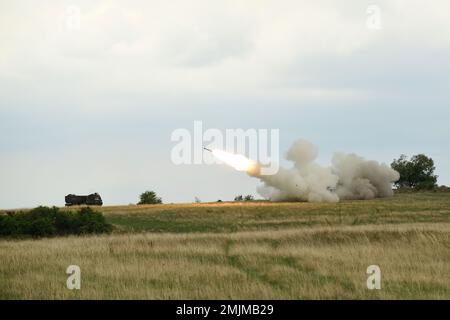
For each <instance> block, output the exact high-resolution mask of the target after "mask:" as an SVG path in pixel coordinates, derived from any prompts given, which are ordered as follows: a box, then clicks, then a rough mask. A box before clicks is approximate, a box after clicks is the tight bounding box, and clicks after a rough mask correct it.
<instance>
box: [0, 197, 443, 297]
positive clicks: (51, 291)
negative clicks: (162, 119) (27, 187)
mask: <svg viewBox="0 0 450 320" xmlns="http://www.w3.org/2000/svg"><path fill="white" fill-rule="evenodd" d="M99 210H101V211H102V212H103V213H104V214H105V216H106V217H107V220H108V221H109V222H111V223H113V224H114V233H113V234H111V235H102V236H87V237H65V238H52V239H41V240H7V239H3V240H0V298H2V299H14V298H17V299H35V298H39V299H80V298H81V299H104V298H106V299H117V298H124V299H129V298H136V299H142V298H145V299H335V298H337V299H391V298H393V299H410V298H411V299H420V298H424V299H431V298H436V299H450V193H418V194H400V195H396V196H395V197H394V198H390V199H377V200H371V201H344V202H341V203H338V204H323V203H322V204H313V203H268V202H250V203H212V204H185V205H181V204H179V205H170V204H167V205H155V206H117V207H102V208H100V209H99ZM73 264H75V265H78V266H80V268H81V290H68V289H67V288H66V279H67V276H68V275H66V274H65V270H66V268H67V266H69V265H73ZM373 264H376V265H379V266H380V268H381V275H382V280H381V286H382V288H381V289H380V290H368V289H367V286H366V280H367V277H368V275H367V274H366V269H367V267H368V266H369V265H373Z"/></svg>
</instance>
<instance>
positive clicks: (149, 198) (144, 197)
mask: <svg viewBox="0 0 450 320" xmlns="http://www.w3.org/2000/svg"><path fill="white" fill-rule="evenodd" d="M159 203H162V199H161V198H160V197H158V196H157V195H156V193H155V192H154V191H145V192H144V193H142V194H141V196H140V201H139V202H138V204H159Z"/></svg>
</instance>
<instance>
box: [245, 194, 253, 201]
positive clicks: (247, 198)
mask: <svg viewBox="0 0 450 320" xmlns="http://www.w3.org/2000/svg"><path fill="white" fill-rule="evenodd" d="M244 200H245V201H253V200H255V198H254V197H253V196H252V195H251V194H249V195H246V196H245V197H244Z"/></svg>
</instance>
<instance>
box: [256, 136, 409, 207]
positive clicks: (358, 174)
mask: <svg viewBox="0 0 450 320" xmlns="http://www.w3.org/2000/svg"><path fill="white" fill-rule="evenodd" d="M317 155H318V150H317V148H316V147H315V146H314V145H312V144H311V143H309V142H308V141H306V140H302V139H300V140H297V141H295V142H294V143H293V145H292V146H291V148H290V149H289V151H288V152H287V155H286V159H287V160H290V161H292V162H293V163H294V165H293V167H292V168H289V169H286V168H280V170H279V171H278V173H277V174H275V175H259V174H257V173H249V174H250V175H252V176H254V177H256V178H258V179H260V180H261V181H262V182H263V185H262V186H260V187H259V188H258V192H259V193H260V194H261V195H262V196H263V197H264V198H266V199H270V200H273V201H283V200H284V201H309V202H338V201H339V200H340V199H373V198H381V197H390V196H392V195H393V191H392V183H393V182H395V181H397V180H398V179H399V177H400V175H399V173H398V172H397V171H395V170H393V169H392V168H390V167H389V166H388V165H386V164H380V163H378V162H377V161H373V160H365V159H364V158H362V157H360V156H357V155H356V154H343V153H336V154H335V155H334V156H333V159H332V165H331V166H330V167H322V166H320V165H319V164H317V163H315V162H314V161H315V160H316V158H317Z"/></svg>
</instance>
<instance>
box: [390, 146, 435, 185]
mask: <svg viewBox="0 0 450 320" xmlns="http://www.w3.org/2000/svg"><path fill="white" fill-rule="evenodd" d="M391 167H392V169H394V170H396V171H397V172H398V173H400V179H399V180H398V181H397V182H396V183H395V185H396V186H397V187H399V188H412V189H416V190H423V189H433V188H434V187H436V186H437V184H436V182H437V177H438V176H437V175H435V174H434V170H435V169H436V168H435V166H434V161H433V159H431V158H429V157H427V156H426V155H424V154H418V155H415V156H412V157H411V159H409V160H408V157H407V156H406V155H404V154H402V155H400V158H398V159H394V161H393V162H392V163H391Z"/></svg>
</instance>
